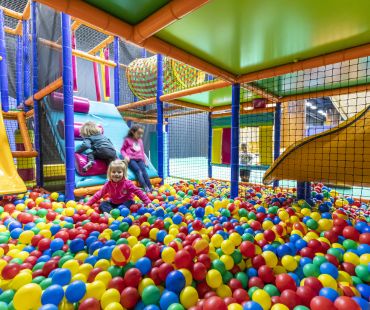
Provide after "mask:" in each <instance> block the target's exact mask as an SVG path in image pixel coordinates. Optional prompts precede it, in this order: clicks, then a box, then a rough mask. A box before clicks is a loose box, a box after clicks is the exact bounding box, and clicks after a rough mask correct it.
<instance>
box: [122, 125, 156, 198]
mask: <svg viewBox="0 0 370 310" xmlns="http://www.w3.org/2000/svg"><path fill="white" fill-rule="evenodd" d="M143 135H144V128H143V127H141V126H140V125H133V126H132V127H131V128H130V130H129V132H128V134H127V137H126V139H125V141H124V142H123V145H122V148H121V154H122V156H123V158H124V159H125V160H126V161H127V162H128V167H129V168H130V169H131V170H132V172H134V173H135V175H136V177H137V180H138V181H139V183H140V184H141V186H142V187H143V188H144V191H146V192H151V191H152V190H153V188H152V184H151V183H150V179H149V176H148V173H147V171H146V166H147V162H146V158H145V153H144V145H143V140H142V137H143Z"/></svg>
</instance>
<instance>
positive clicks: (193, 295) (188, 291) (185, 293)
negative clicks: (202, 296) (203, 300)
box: [180, 286, 199, 309]
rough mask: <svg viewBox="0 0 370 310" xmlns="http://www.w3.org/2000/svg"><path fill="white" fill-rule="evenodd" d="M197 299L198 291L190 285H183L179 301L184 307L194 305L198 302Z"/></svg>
mask: <svg viewBox="0 0 370 310" xmlns="http://www.w3.org/2000/svg"><path fill="white" fill-rule="evenodd" d="M198 299H199V296H198V292H197V290H196V289H195V288H194V287H192V286H187V287H185V288H184V289H183V290H182V291H181V293H180V302H181V304H182V305H183V306H184V307H185V309H188V308H190V307H193V306H195V305H196V303H197V302H198Z"/></svg>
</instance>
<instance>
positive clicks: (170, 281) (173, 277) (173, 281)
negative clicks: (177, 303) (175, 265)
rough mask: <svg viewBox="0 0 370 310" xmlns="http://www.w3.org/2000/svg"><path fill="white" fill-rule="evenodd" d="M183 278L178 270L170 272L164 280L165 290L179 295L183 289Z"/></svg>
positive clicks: (184, 281) (184, 282)
mask: <svg viewBox="0 0 370 310" xmlns="http://www.w3.org/2000/svg"><path fill="white" fill-rule="evenodd" d="M185 284H186V280H185V276H184V275H183V274H182V273H181V271H179V270H174V271H171V272H170V273H169V274H168V275H167V278H166V289H167V290H169V291H172V292H175V293H177V294H179V293H180V292H181V291H182V290H183V288H184V287H185Z"/></svg>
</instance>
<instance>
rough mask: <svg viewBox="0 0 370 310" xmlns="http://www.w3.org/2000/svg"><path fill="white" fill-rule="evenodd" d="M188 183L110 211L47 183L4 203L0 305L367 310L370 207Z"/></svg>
mask: <svg viewBox="0 0 370 310" xmlns="http://www.w3.org/2000/svg"><path fill="white" fill-rule="evenodd" d="M228 194H229V185H228V184H227V183H223V182H217V181H209V182H196V181H189V182H180V183H177V184H174V185H173V186H169V185H164V186H162V187H160V188H159V189H158V190H157V191H156V192H153V193H152V194H149V198H150V199H151V200H152V202H153V205H154V206H155V207H154V208H153V209H146V208H144V207H142V206H141V205H140V204H134V205H132V206H131V207H130V208H127V207H125V206H120V207H119V208H118V209H115V210H113V211H112V213H111V217H107V216H105V215H100V214H99V212H98V205H97V204H96V205H93V206H92V207H89V206H86V205H85V204H84V202H86V199H82V200H80V201H68V202H66V201H64V196H63V195H62V194H60V193H51V194H50V195H49V194H44V193H41V192H39V191H37V190H35V191H32V192H29V193H27V194H26V195H19V196H8V197H4V199H3V200H2V201H1V204H0V257H1V258H0V310H2V309H17V310H18V309H44V310H48V309H49V310H53V309H58V308H59V309H82V310H84V309H89V310H94V309H107V310H121V309H137V310H141V309H144V310H157V309H160V310H183V309H191V310H223V309H228V310H248V309H251V310H261V309H262V310H266V309H273V310H287V309H294V310H305V309H319V310H325V309H337V310H341V309H361V310H364V309H368V306H369V302H370V227H369V222H370V212H369V210H368V206H367V205H366V204H364V203H361V202H359V201H356V200H354V199H352V198H349V197H341V196H339V195H338V193H336V192H335V191H332V190H330V189H329V188H327V187H325V186H323V185H322V184H317V185H315V187H314V191H313V192H312V199H313V202H314V204H313V206H311V205H309V204H307V203H306V202H305V201H297V200H295V198H294V193H293V192H286V191H280V190H276V191H272V190H271V189H266V188H261V187H259V186H255V187H245V188H243V189H242V194H241V197H243V198H237V199H235V200H231V199H229V198H227V196H228Z"/></svg>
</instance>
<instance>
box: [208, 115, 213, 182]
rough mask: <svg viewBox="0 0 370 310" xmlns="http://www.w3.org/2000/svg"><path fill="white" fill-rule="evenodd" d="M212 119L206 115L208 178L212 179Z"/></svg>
mask: <svg viewBox="0 0 370 310" xmlns="http://www.w3.org/2000/svg"><path fill="white" fill-rule="evenodd" d="M212 134H213V132H212V118H211V113H210V112H209V113H208V177H209V178H212V138H213V136H212Z"/></svg>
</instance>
